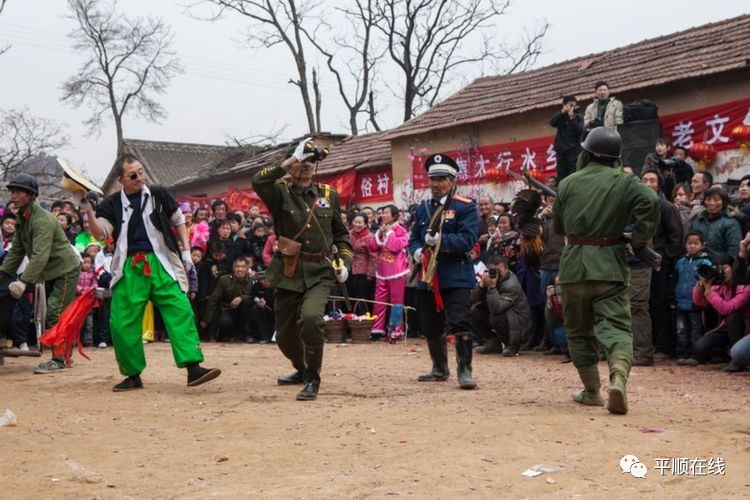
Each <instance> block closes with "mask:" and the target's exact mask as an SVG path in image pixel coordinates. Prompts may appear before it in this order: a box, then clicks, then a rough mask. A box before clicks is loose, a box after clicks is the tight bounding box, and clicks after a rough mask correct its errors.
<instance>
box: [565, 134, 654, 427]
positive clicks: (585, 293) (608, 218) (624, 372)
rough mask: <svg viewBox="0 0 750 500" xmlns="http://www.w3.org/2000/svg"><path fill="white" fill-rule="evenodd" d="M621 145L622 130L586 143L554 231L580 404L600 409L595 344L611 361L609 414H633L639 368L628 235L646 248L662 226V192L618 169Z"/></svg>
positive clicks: (637, 245)
mask: <svg viewBox="0 0 750 500" xmlns="http://www.w3.org/2000/svg"><path fill="white" fill-rule="evenodd" d="M621 145H622V143H621V140H620V135H619V134H618V133H617V130H615V129H613V128H607V127H598V128H596V129H594V130H592V131H591V133H589V135H588V136H587V137H586V141H585V142H584V143H583V152H582V153H581V160H580V162H579V164H580V167H579V170H578V171H577V172H576V173H574V174H573V175H570V176H569V177H566V178H565V180H563V181H562V182H561V183H560V187H559V190H558V193H557V198H556V199H555V206H554V210H553V213H554V219H553V223H554V227H555V231H556V232H558V233H559V234H564V235H565V237H566V240H567V245H566V246H565V249H564V251H563V255H562V259H561V261H560V274H559V279H560V285H561V287H562V299H563V317H564V320H565V329H566V331H567V334H568V348H569V349H570V356H571V358H572V360H573V364H574V365H575V367H576V369H577V370H578V374H579V375H580V377H581V381H582V382H583V385H584V390H583V391H581V392H577V393H575V394H574V395H573V399H574V400H575V401H577V402H579V403H582V404H585V405H591V406H602V405H603V404H604V401H603V400H602V398H601V396H600V395H599V388H600V386H601V383H600V380H599V369H598V367H597V361H598V355H597V349H596V344H597V341H598V342H599V344H600V345H601V346H602V347H603V348H604V350H605V352H606V354H607V361H608V363H609V390H608V395H609V400H608V403H607V409H608V410H609V411H610V412H611V413H616V414H625V413H627V411H628V403H627V391H626V384H627V379H628V375H629V374H630V367H631V366H632V363H633V337H632V334H631V331H630V305H629V303H628V286H629V285H630V272H629V270H628V267H627V265H626V263H625V252H626V248H625V244H624V243H623V240H622V234H623V230H624V229H625V226H626V225H628V223H629V222H631V221H632V224H633V226H634V230H633V233H632V237H631V245H632V247H633V250H634V251H637V250H639V249H640V248H642V247H644V246H645V245H646V243H647V242H648V241H649V240H650V239H651V238H652V237H653V236H654V233H655V232H656V227H657V226H658V224H659V216H660V212H659V199H658V198H657V197H656V194H655V193H654V192H653V191H652V190H650V189H648V188H647V187H646V186H645V185H643V184H641V183H640V182H639V181H638V178H637V177H635V176H633V175H629V174H626V173H625V172H623V170H622V168H619V167H618V163H619V158H620V151H621Z"/></svg>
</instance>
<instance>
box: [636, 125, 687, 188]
mask: <svg viewBox="0 0 750 500" xmlns="http://www.w3.org/2000/svg"><path fill="white" fill-rule="evenodd" d="M670 145H671V144H670V142H669V139H667V138H666V137H659V138H658V139H657V140H656V146H655V151H654V152H653V153H649V154H648V155H646V158H645V159H644V161H643V167H642V168H641V172H644V171H646V170H658V171H659V173H660V174H661V176H662V178H663V183H662V187H661V192H662V193H664V194H665V195H666V196H669V195H671V194H672V191H673V190H674V188H675V186H676V185H677V184H681V183H683V182H685V183H688V184H689V183H690V181H691V180H692V179H693V168H692V167H691V166H690V165H688V164H687V163H686V162H685V160H683V159H681V158H679V157H678V156H676V155H675V156H673V157H672V158H670V157H669V147H670ZM675 151H676V150H675Z"/></svg>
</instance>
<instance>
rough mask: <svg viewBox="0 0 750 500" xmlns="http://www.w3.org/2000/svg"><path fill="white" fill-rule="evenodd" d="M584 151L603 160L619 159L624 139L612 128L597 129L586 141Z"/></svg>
mask: <svg viewBox="0 0 750 500" xmlns="http://www.w3.org/2000/svg"><path fill="white" fill-rule="evenodd" d="M583 149H585V150H586V151H588V152H589V153H591V154H592V155H594V156H601V157H602V158H619V157H620V152H621V149H622V139H621V138H620V134H619V133H618V132H617V130H616V129H614V128H612V127H596V128H595V129H593V130H592V131H591V132H589V135H587V136H586V140H585V141H583Z"/></svg>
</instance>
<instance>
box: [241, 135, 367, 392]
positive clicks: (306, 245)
mask: <svg viewBox="0 0 750 500" xmlns="http://www.w3.org/2000/svg"><path fill="white" fill-rule="evenodd" d="M321 151H323V150H320V149H319V148H316V147H315V146H314V145H313V144H312V142H311V141H310V140H308V139H305V140H303V141H302V142H300V143H299V144H298V145H297V147H296V149H295V150H294V153H293V154H292V156H290V157H289V158H287V159H286V160H285V161H284V162H283V163H282V164H281V165H277V166H272V167H267V168H264V169H263V170H261V171H260V172H258V173H257V174H256V175H255V176H254V177H253V189H255V192H256V193H258V196H260V198H261V199H262V200H263V202H264V203H265V204H266V207H268V210H269V211H270V212H271V216H272V217H273V221H274V225H275V229H276V234H277V235H278V240H277V242H278V245H279V251H277V252H276V253H275V254H274V256H273V259H272V260H271V264H270V265H269V266H268V269H267V276H268V279H269V281H270V283H271V286H272V287H273V288H274V289H275V292H274V293H275V306H276V310H275V316H276V343H277V344H278V346H279V349H280V350H281V352H282V353H283V354H284V356H286V357H287V358H288V359H289V360H290V361H291V362H292V366H294V368H295V370H296V372H294V373H292V374H291V375H288V376H283V377H279V378H278V383H279V385H293V384H301V383H304V384H305V386H304V388H303V389H302V390H301V391H300V392H299V393H298V394H297V399H298V400H314V399H316V398H317V394H318V390H319V388H320V370H321V367H322V364H323V346H324V342H325V332H324V329H323V327H324V320H323V311H324V309H325V305H326V302H327V301H328V295H329V294H330V292H331V289H332V288H333V286H334V283H335V281H339V282H343V281H346V277H347V276H348V270H347V268H346V267H348V266H349V265H350V263H351V259H352V256H353V252H352V248H351V245H350V244H349V231H348V230H347V228H346V225H345V224H344V221H343V220H342V219H341V205H340V201H339V194H338V193H337V192H336V190H335V189H334V188H333V187H332V186H329V185H327V184H321V183H317V182H314V181H312V173H313V170H314V169H315V166H316V164H317V162H318V161H320V160H321V159H322V157H324V155H323V154H321V153H320V152H321ZM287 173H290V174H291V178H287V179H282V177H284V176H285V175H286V174H287ZM311 209H312V211H311ZM336 259H342V260H343V264H344V266H346V267H339V270H338V271H334V267H333V265H332V264H333V262H334V260H336Z"/></svg>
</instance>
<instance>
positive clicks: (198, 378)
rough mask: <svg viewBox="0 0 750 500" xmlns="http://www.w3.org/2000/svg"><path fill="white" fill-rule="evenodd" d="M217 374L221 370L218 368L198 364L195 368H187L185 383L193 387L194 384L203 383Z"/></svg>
mask: <svg viewBox="0 0 750 500" xmlns="http://www.w3.org/2000/svg"><path fill="white" fill-rule="evenodd" d="M219 375H221V370H219V369H218V368H203V367H202V366H198V367H197V368H195V369H189V370H188V379H187V385H188V387H195V386H196V385H201V384H205V383H206V382H209V381H211V380H213V379H215V378H216V377H218V376H219Z"/></svg>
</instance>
